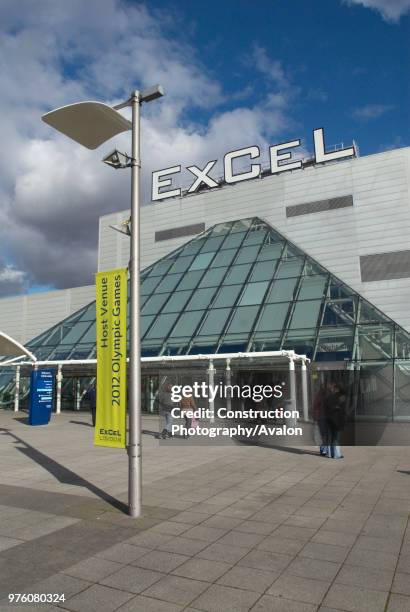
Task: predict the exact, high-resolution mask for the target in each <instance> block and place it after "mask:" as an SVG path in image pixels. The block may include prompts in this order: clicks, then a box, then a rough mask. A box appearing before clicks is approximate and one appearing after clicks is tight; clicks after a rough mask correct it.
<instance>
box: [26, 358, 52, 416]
mask: <svg viewBox="0 0 410 612" xmlns="http://www.w3.org/2000/svg"><path fill="white" fill-rule="evenodd" d="M53 400H54V370H33V371H32V372H31V378H30V406H29V416H28V420H29V423H30V425H47V423H49V422H50V417H51V412H52V410H53Z"/></svg>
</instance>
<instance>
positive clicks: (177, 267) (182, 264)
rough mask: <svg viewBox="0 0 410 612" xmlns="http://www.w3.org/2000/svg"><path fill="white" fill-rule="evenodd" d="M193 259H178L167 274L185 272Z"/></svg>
mask: <svg viewBox="0 0 410 612" xmlns="http://www.w3.org/2000/svg"><path fill="white" fill-rule="evenodd" d="M192 260H193V257H192V256H190V257H178V259H177V260H176V262H175V263H174V265H173V266H172V268H171V269H170V271H169V274H174V273H175V272H185V270H187V269H188V268H189V266H190V265H191V263H192Z"/></svg>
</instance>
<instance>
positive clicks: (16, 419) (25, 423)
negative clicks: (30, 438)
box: [14, 416, 30, 425]
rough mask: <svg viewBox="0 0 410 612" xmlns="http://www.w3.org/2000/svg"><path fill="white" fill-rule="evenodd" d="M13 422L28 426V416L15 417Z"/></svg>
mask: <svg viewBox="0 0 410 612" xmlns="http://www.w3.org/2000/svg"><path fill="white" fill-rule="evenodd" d="M14 420H15V421H18V422H19V423H22V424H23V425H30V422H29V420H28V416H26V417H16V418H15V419H14Z"/></svg>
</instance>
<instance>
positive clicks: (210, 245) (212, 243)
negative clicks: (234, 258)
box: [201, 236, 224, 253]
mask: <svg viewBox="0 0 410 612" xmlns="http://www.w3.org/2000/svg"><path fill="white" fill-rule="evenodd" d="M223 240H224V236H215V237H212V238H208V240H207V241H206V242H205V244H204V246H203V247H202V250H201V253H210V252H215V251H217V250H218V249H219V247H220V246H221V244H222V242H223Z"/></svg>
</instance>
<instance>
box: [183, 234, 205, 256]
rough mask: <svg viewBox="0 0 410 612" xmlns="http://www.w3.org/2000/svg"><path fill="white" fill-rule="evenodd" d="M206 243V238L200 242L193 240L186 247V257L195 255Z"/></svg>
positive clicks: (200, 239)
mask: <svg viewBox="0 0 410 612" xmlns="http://www.w3.org/2000/svg"><path fill="white" fill-rule="evenodd" d="M204 242H205V238H199V239H198V240H195V239H194V240H192V241H191V242H189V243H188V244H186V245H185V246H184V255H195V253H198V251H199V249H200V248H201V247H202V245H203V244H204Z"/></svg>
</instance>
